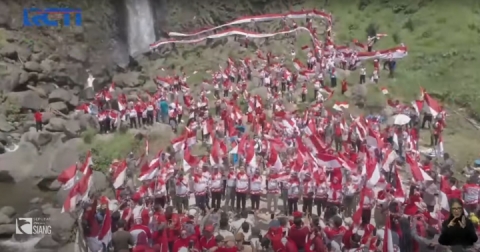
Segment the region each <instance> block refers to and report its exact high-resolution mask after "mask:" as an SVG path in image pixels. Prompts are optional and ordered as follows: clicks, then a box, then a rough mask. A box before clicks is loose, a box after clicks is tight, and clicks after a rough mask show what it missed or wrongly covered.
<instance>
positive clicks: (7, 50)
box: [0, 15, 18, 60]
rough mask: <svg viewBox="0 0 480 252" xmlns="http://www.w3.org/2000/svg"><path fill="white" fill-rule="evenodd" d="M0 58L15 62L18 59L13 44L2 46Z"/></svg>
mask: <svg viewBox="0 0 480 252" xmlns="http://www.w3.org/2000/svg"><path fill="white" fill-rule="evenodd" d="M0 16H1V15H0ZM0 19H1V18H0ZM0 56H2V57H5V58H8V59H11V60H17V59H18V54H17V47H16V46H15V45H14V44H5V45H2V48H0Z"/></svg>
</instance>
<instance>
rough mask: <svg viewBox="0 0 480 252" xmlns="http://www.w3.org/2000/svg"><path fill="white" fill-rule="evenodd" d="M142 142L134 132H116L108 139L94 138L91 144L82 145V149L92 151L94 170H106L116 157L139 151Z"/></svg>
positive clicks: (120, 157) (123, 156)
mask: <svg viewBox="0 0 480 252" xmlns="http://www.w3.org/2000/svg"><path fill="white" fill-rule="evenodd" d="M142 143H143V142H142V141H141V140H137V139H135V136H134V135H133V134H120V133H116V134H114V135H113V136H108V138H106V139H102V138H94V139H93V141H92V142H91V143H90V144H85V145H84V146H82V151H84V153H86V152H87V151H88V150H90V151H91V152H92V161H93V163H94V170H96V171H101V172H106V171H108V169H109V167H110V164H111V163H112V161H113V160H114V159H123V158H125V157H126V156H127V155H128V153H130V152H134V153H136V152H138V150H139V149H140V147H141V146H142ZM84 155H85V154H84ZM83 159H84V158H83Z"/></svg>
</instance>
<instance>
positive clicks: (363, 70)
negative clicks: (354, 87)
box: [360, 66, 367, 84]
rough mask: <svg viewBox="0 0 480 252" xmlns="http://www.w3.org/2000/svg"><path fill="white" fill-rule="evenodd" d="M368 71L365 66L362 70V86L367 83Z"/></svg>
mask: <svg viewBox="0 0 480 252" xmlns="http://www.w3.org/2000/svg"><path fill="white" fill-rule="evenodd" d="M366 76H367V70H366V69H365V67H364V66H362V67H361V68H360V84H364V83H365V81H366Z"/></svg>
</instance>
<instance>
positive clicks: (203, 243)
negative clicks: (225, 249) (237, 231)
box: [200, 236, 217, 250]
mask: <svg viewBox="0 0 480 252" xmlns="http://www.w3.org/2000/svg"><path fill="white" fill-rule="evenodd" d="M216 246H217V242H216V241H215V237H213V236H212V237H210V238H209V239H207V238H205V236H202V237H201V238H200V248H201V249H202V250H203V249H207V250H208V249H211V248H213V247H216Z"/></svg>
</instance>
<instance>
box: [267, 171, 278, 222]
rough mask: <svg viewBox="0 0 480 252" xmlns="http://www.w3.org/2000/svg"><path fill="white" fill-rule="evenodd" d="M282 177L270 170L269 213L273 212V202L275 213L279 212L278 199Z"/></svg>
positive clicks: (268, 180) (268, 179) (268, 183)
mask: <svg viewBox="0 0 480 252" xmlns="http://www.w3.org/2000/svg"><path fill="white" fill-rule="evenodd" d="M279 178H280V175H279V174H278V172H277V171H276V170H274V169H271V170H270V174H269V175H268V177H267V183H266V184H267V185H266V186H267V212H270V211H271V210H272V201H273V211H272V212H273V213H275V212H276V211H277V210H278V198H279V195H280V183H279V181H278V179H279Z"/></svg>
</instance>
